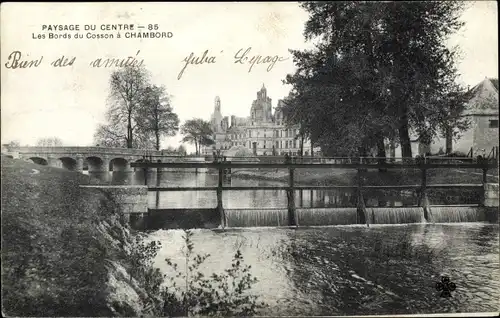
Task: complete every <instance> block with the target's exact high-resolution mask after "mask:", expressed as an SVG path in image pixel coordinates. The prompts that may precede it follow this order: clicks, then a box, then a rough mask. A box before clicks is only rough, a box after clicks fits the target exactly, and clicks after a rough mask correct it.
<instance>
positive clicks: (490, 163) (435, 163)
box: [131, 157, 497, 227]
mask: <svg viewBox="0 0 500 318" xmlns="http://www.w3.org/2000/svg"><path fill="white" fill-rule="evenodd" d="M225 159H226V160H224V158H216V160H215V161H214V162H204V163H203V162H200V163H195V162H190V163H181V162H175V163H174V162H171V163H167V162H136V163H132V164H131V166H132V167H137V168H143V169H145V170H146V169H149V168H212V169H217V170H218V184H217V186H215V187H160V186H149V187H148V190H149V191H216V193H217V207H216V209H217V210H218V212H219V213H220V215H221V225H222V227H225V226H226V217H225V213H224V207H223V204H222V195H223V192H224V191H230V190H240V191H247V190H285V191H286V196H287V202H288V204H287V208H288V223H289V224H288V225H289V226H297V221H296V220H297V215H296V211H295V190H332V189H351V190H352V189H355V190H357V211H358V219H359V221H360V223H363V224H364V223H367V216H366V207H365V203H364V199H363V190H365V189H379V190H391V189H396V190H406V189H416V190H417V191H418V193H419V199H418V205H419V206H420V207H423V208H424V211H425V209H426V208H427V204H428V203H427V202H428V201H427V199H426V198H427V191H428V190H429V189H479V188H482V189H483V192H482V196H483V198H482V200H481V201H482V202H484V200H483V199H484V189H485V184H486V183H487V172H488V170H489V169H493V168H497V162H496V160H488V159H485V158H482V157H478V158H474V159H473V160H466V161H467V162H465V161H464V160H462V159H463V158H443V157H439V158H429V157H427V158H424V157H420V158H410V159H407V158H399V159H401V160H399V162H391V163H387V162H386V163H381V161H380V159H381V158H373V157H369V158H320V159H324V160H325V161H328V162H330V163H322V162H319V163H311V162H309V163H304V162H303V160H297V159H294V158H285V159H283V157H281V159H280V160H281V161H282V162H281V163H278V162H267V163H260V162H258V163H255V162H231V161H228V160H227V159H228V158H225ZM237 168H253V169H258V168H281V169H288V185H287V186H255V187H254V186H252V187H250V186H249V187H233V186H224V185H223V180H224V178H225V174H227V173H230V171H231V169H237ZM318 168H329V169H356V170H357V184H356V185H353V186H310V185H308V186H298V185H296V184H295V182H296V180H295V170H296V169H318ZM457 168H460V169H482V172H483V173H482V183H480V184H428V182H427V171H428V169H457ZM368 169H419V170H420V171H421V183H420V184H418V185H384V186H379V185H375V186H374V185H364V184H363V173H364V172H366V171H367V170H368ZM145 176H146V178H145V184H146V185H147V173H145Z"/></svg>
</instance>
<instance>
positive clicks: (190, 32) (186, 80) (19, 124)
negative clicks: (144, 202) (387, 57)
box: [0, 1, 498, 150]
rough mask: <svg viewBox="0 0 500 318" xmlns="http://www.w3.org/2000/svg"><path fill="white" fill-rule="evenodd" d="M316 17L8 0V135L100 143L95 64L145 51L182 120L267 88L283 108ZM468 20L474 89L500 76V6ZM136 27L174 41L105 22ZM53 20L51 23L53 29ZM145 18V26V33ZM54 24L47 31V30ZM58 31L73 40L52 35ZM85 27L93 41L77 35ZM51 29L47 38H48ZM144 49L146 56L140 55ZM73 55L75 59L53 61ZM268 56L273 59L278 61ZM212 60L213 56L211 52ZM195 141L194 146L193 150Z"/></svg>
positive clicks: (244, 105) (4, 53)
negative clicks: (17, 61)
mask: <svg viewBox="0 0 500 318" xmlns="http://www.w3.org/2000/svg"><path fill="white" fill-rule="evenodd" d="M307 18H308V15H307V13H306V12H305V11H303V10H302V9H301V8H300V7H299V5H298V4H297V3H294V2H267V3H266V2H258V3H249V2H245V3H243V2H242V3H216V4H211V3H187V2H182V3H71V4H56V3H51V4H49V3H29V4H23V3H3V4H2V6H1V21H2V27H1V38H0V39H1V47H2V50H1V60H2V62H1V67H2V72H1V84H2V85H1V142H2V144H3V143H8V142H10V141H12V140H17V141H19V142H20V143H21V144H22V145H35V144H36V141H37V140H38V139H40V138H44V137H53V136H55V137H59V138H60V139H61V140H62V141H63V143H64V145H68V146H91V145H93V144H94V141H93V134H94V131H95V129H96V126H97V125H98V124H99V123H104V113H105V110H106V108H107V96H108V93H109V84H108V81H109V76H110V74H111V72H112V70H113V69H112V68H96V67H92V66H91V65H90V64H91V62H93V61H95V60H96V59H97V58H102V59H106V58H117V59H122V58H125V59H126V58H127V57H129V56H136V57H137V58H138V59H139V60H144V65H145V66H146V67H147V69H148V70H149V71H150V72H151V74H152V82H153V83H154V84H156V85H163V86H165V87H166V89H167V91H168V92H169V94H170V95H171V100H172V105H173V108H174V112H176V113H177V114H178V115H179V118H180V120H181V123H182V122H184V121H185V120H187V119H191V118H194V117H196V118H203V119H205V120H209V119H210V115H211V113H212V112H213V109H214V100H215V97H216V96H219V97H220V99H221V109H222V113H223V115H224V116H231V115H236V116H241V117H243V116H248V115H249V112H250V107H251V104H252V101H253V100H254V99H256V94H257V91H258V90H260V88H261V87H262V85H265V87H266V88H267V92H268V96H270V97H271V98H272V104H273V107H275V106H276V105H277V101H278V99H281V98H283V97H285V96H286V95H287V94H288V92H289V90H290V87H289V86H287V85H284V84H283V83H282V80H283V79H284V78H285V77H286V74H288V73H293V71H294V69H295V66H294V64H293V60H292V57H291V54H290V53H289V51H288V50H289V49H303V48H306V47H310V46H311V44H310V43H306V42H305V40H304V38H303V28H304V22H305V21H306V20H307ZM462 19H463V21H464V22H465V23H466V25H465V27H464V28H463V29H462V31H461V32H460V33H458V34H456V35H454V36H453V37H452V38H451V39H450V41H449V45H453V46H454V45H458V46H459V48H460V50H461V52H462V56H461V61H460V63H459V64H458V66H459V72H460V74H461V81H462V82H463V83H465V84H466V85H470V86H474V85H476V84H478V83H479V82H480V81H482V80H483V79H484V78H485V77H494V78H498V29H497V23H498V22H497V19H498V10H497V5H496V2H493V1H479V2H469V3H468V9H467V10H466V11H465V12H464V14H463V16H462ZM94 24H95V25H96V28H97V30H96V31H93V32H94V34H104V33H112V34H114V35H115V38H113V39H87V38H86V35H87V32H89V31H85V30H84V26H85V25H94ZM116 24H134V26H135V28H136V31H144V30H146V29H147V27H148V25H149V24H151V25H152V26H153V27H154V25H155V24H157V25H158V31H159V32H171V35H172V36H171V37H170V38H162V39H158V38H156V39H130V38H125V37H124V35H125V32H129V31H120V33H121V35H122V38H120V39H117V38H116V33H117V32H118V31H101V30H99V29H100V27H101V25H116ZM44 25H45V27H44ZM49 25H79V27H80V30H79V31H54V32H52V31H48V30H47V29H48V28H49V27H48V26H49ZM138 25H143V26H145V28H144V29H142V30H137V26H138ZM43 28H45V30H43ZM49 33H54V34H59V35H62V34H65V33H68V34H69V35H71V36H72V38H71V39H64V38H59V39H49V38H48V37H49ZM75 33H80V34H82V35H83V39H75V38H73V37H74V34H75ZM42 36H45V38H44V39H39V37H42ZM248 48H250V50H249V52H248V53H247V55H246V56H248V57H249V59H248V60H250V58H252V57H253V56H259V55H260V56H261V60H263V59H264V58H265V57H266V56H270V57H271V58H274V57H276V56H277V57H280V58H281V59H282V61H278V62H276V63H275V64H274V66H273V67H272V68H271V69H270V70H268V67H270V63H266V64H255V65H254V66H253V67H252V69H251V71H250V72H249V69H250V66H251V65H250V64H249V63H248V60H247V61H246V62H245V63H244V64H241V63H235V61H236V59H235V54H236V53H237V52H238V51H240V54H241V53H242V52H243V51H246V50H247V49H248ZM206 50H208V57H214V58H213V59H211V61H214V60H215V62H214V63H206V62H205V63H203V64H199V65H188V66H187V67H186V69H185V70H184V72H183V74H182V77H181V78H180V79H178V75H179V73H180V71H181V69H182V68H183V67H184V64H185V63H184V62H183V60H184V59H185V58H186V57H188V56H190V54H191V53H192V54H194V55H195V56H198V57H201V56H202V55H203V52H204V51H206ZM13 51H19V52H21V59H22V60H34V59H40V58H41V57H42V56H43V59H42V61H41V62H40V63H39V65H38V66H37V67H31V68H16V69H12V68H7V67H6V63H8V62H9V59H8V57H9V55H10V54H11V53H12V52H13ZM138 51H139V53H138V54H137V52H138ZM62 56H64V57H65V58H69V59H71V58H72V57H76V59H75V61H74V63H73V64H72V65H70V66H66V67H53V66H51V62H53V61H55V60H56V59H58V58H60V57H62ZM271 58H268V59H267V60H269V59H271ZM207 60H208V59H207ZM181 138H182V137H181V136H180V135H177V136H175V137H168V138H164V140H163V141H162V146H163V148H166V147H167V146H169V145H171V146H174V147H177V146H179V145H180V143H179V141H180V139H181ZM192 148H194V147H192V146H188V150H193V149H192Z"/></svg>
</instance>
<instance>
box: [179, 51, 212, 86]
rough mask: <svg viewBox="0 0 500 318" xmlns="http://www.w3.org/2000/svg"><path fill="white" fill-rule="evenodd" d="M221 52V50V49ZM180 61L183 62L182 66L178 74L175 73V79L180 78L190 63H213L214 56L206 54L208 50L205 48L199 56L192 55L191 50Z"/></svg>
mask: <svg viewBox="0 0 500 318" xmlns="http://www.w3.org/2000/svg"><path fill="white" fill-rule="evenodd" d="M221 53H222V51H221ZM182 62H184V63H185V64H184V67H183V68H182V69H181V71H180V73H179V75H177V79H178V80H180V79H181V77H182V75H183V74H184V71H185V70H186V67H187V66H188V65H189V64H191V65H199V64H204V63H207V64H213V63H215V62H216V61H215V56H209V54H208V50H206V51H205V52H203V55H202V56H201V57H199V56H196V55H194V53H193V52H191V54H189V56H186V57H185V58H184V60H182Z"/></svg>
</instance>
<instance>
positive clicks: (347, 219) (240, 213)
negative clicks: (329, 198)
mask: <svg viewBox="0 0 500 318" xmlns="http://www.w3.org/2000/svg"><path fill="white" fill-rule="evenodd" d="M225 212H226V217H227V226H228V227H251V226H258V227H260V226H273V227H276V226H288V210H287V209H286V208H283V209H225ZM296 214H297V221H298V224H299V225H300V226H317V225H345V224H356V223H357V222H356V208H314V209H309V208H299V209H297V210H296Z"/></svg>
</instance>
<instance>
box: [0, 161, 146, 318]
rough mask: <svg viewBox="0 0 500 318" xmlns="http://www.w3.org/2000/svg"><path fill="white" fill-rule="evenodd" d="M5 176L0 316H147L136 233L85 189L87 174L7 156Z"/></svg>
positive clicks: (107, 203) (112, 208)
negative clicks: (134, 252)
mask: <svg viewBox="0 0 500 318" xmlns="http://www.w3.org/2000/svg"><path fill="white" fill-rule="evenodd" d="M1 171H2V175H1V178H2V179H1V180H2V220H3V222H2V292H3V297H2V298H3V299H2V302H3V303H2V305H3V306H2V310H3V314H5V315H7V316H140V315H145V314H148V310H146V309H145V308H146V307H147V306H146V304H147V303H148V302H149V301H150V298H149V296H148V294H147V293H146V292H145V290H144V288H143V286H141V284H140V283H138V282H137V280H136V279H135V278H134V277H132V276H131V275H130V274H129V272H130V269H131V268H132V267H133V264H132V263H131V259H130V257H129V255H130V252H131V248H132V246H133V242H134V233H133V232H131V230H130V229H129V227H128V225H126V224H125V222H124V220H123V218H122V217H121V214H120V211H119V209H118V208H117V206H116V205H115V204H114V203H113V202H112V201H110V200H109V198H106V197H105V196H104V195H103V194H102V193H99V192H98V191H96V192H95V193H93V192H88V191H87V192H85V193H84V192H82V191H80V189H79V185H80V184H89V183H90V181H91V180H92V179H91V178H90V177H89V176H87V175H83V174H80V173H75V172H70V171H67V170H64V169H59V168H53V167H48V166H40V165H36V164H32V163H28V162H25V161H22V160H15V159H9V158H4V157H2V169H1ZM92 183H94V184H95V183H96V181H95V180H92Z"/></svg>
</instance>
